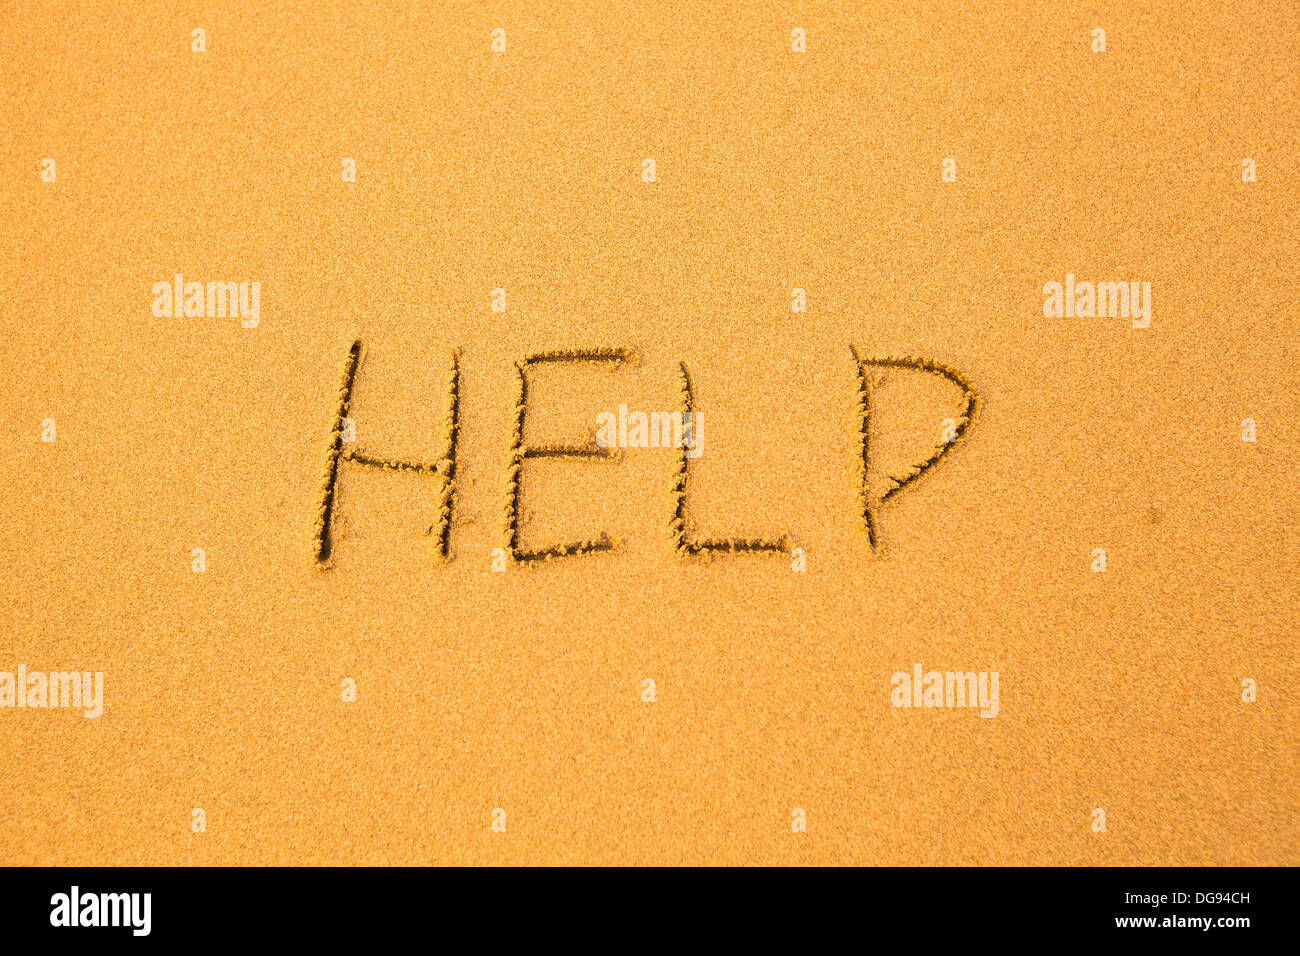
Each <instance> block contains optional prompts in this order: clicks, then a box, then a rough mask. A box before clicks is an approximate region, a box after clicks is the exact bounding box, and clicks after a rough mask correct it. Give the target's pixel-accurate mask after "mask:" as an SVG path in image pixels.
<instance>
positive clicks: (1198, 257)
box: [0, 0, 1300, 865]
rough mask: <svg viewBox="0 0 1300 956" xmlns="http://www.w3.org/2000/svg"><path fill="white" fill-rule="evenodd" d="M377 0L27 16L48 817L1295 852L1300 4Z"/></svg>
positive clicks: (290, 835)
mask: <svg viewBox="0 0 1300 956" xmlns="http://www.w3.org/2000/svg"><path fill="white" fill-rule="evenodd" d="M325 7H326V5H316V4H300V5H297V7H294V6H290V5H278V6H273V7H271V8H267V7H266V5H263V4H253V3H248V2H238V3H232V4H226V5H223V7H222V9H221V10H216V9H214V8H211V7H209V6H206V5H201V4H166V5H164V4H148V5H145V6H144V7H143V8H141V9H132V10H129V11H127V10H125V8H123V9H121V10H108V9H105V10H101V11H95V10H91V9H87V8H85V7H83V6H82V5H80V4H71V3H20V4H17V5H12V4H11V5H9V6H8V8H7V9H6V10H5V11H4V12H3V13H0V52H3V60H4V63H5V66H4V69H3V73H2V74H0V91H2V92H3V96H4V100H5V103H6V108H5V115H6V121H5V124H4V131H5V135H4V137H3V143H2V145H0V156H2V157H3V162H4V171H5V180H6V188H5V189H4V190H3V191H0V223H3V225H2V226H0V244H2V245H0V248H2V249H3V253H4V255H3V259H2V264H0V269H2V270H3V307H2V308H0V316H2V319H0V322H2V323H3V332H4V341H5V357H6V361H5V367H6V368H7V369H8V375H7V379H6V382H5V385H4V391H3V395H4V409H5V415H4V419H5V424H6V428H7V434H8V440H7V441H6V442H4V443H3V446H2V448H0V456H2V458H3V461H2V470H3V475H4V476H5V479H6V483H7V485H8V487H7V489H6V494H5V495H4V496H3V499H0V574H2V575H3V579H4V580H5V582H6V585H5V588H4V592H3V597H2V598H0V612H2V614H0V619H2V620H3V622H4V632H5V641H4V645H3V655H0V671H5V672H15V671H16V669H17V667H18V666H19V665H20V664H21V665H24V666H25V667H26V668H27V669H29V670H30V671H45V672H49V671H55V672H57V671H73V670H75V671H78V672H87V673H97V672H98V673H102V674H103V695H104V700H103V713H102V714H101V715H100V716H98V717H94V718H88V717H85V716H83V714H82V712H81V711H80V710H73V709H71V708H53V707H46V708H39V707H32V708H22V709H18V708H16V707H15V708H0V766H2V767H3V770H4V772H3V773H2V774H0V863H5V864H95V865H102V864H137V863H138V864H255V863H308V864H324V863H363V862H364V863H405V864H414V863H526V864H533V863H571V862H572V863H576V862H584V863H620V864H631V863H758V862H763V863H776V864H787V863H789V864H795V863H800V864H807V863H819V864H821V863H882V864H905V865H911V864H936V863H945V864H971V863H989V864H1048V865H1056V864H1257V863H1273V864H1282V863H1287V864H1295V863H1297V862H1300V823H1298V821H1300V814H1298V813H1297V797H1296V794H1297V788H1296V775H1297V752H1298V749H1300V748H1298V747H1297V727H1298V726H1300V712H1298V711H1297V705H1296V702H1295V694H1294V689H1295V687H1296V686H1297V681H1298V680H1300V674H1298V673H1297V666H1296V624H1297V621H1296V611H1295V595H1296V585H1297V571H1296V568H1297V558H1298V557H1300V542H1298V538H1297V532H1296V519H1297V504H1298V502H1300V494H1298V493H1297V490H1296V477H1295V476H1296V465H1295V461H1296V458H1295V456H1296V451H1297V444H1298V442H1297V434H1296V428H1295V421H1296V411H1295V410H1296V396H1297V388H1298V386H1300V376H1298V375H1297V373H1296V369H1295V361H1294V352H1295V331H1294V329H1295V318H1296V317H1295V302H1296V286H1295V280H1294V273H1293V266H1294V263H1295V261H1296V253H1297V248H1296V247H1297V234H1296V229H1295V221H1296V214H1297V206H1298V203H1297V198H1296V197H1297V195H1298V193H1297V189H1296V180H1297V175H1298V174H1300V168H1298V163H1297V155H1300V154H1298V152H1297V141H1298V138H1297V133H1298V132H1300V129H1298V127H1300V122H1298V121H1297V114H1296V110H1295V108H1294V107H1295V103H1296V92H1297V91H1296V79H1295V71H1294V65H1295V54H1296V46H1295V43H1296V41H1295V36H1296V32H1295V27H1296V23H1295V14H1294V11H1293V10H1292V8H1291V7H1290V6H1289V5H1286V4H1278V5H1273V6H1268V5H1266V6H1264V7H1261V6H1259V5H1256V4H1231V5H1229V6H1228V7H1224V6H1222V5H1220V4H1209V3H1204V2H1199V0H1198V2H1194V3H1186V4H1182V3H1180V4H1174V3H1157V4H1138V5H1133V4H1128V5H1121V6H1114V5H1094V6H1090V7H1087V8H1085V9H1079V8H1077V7H1076V6H1075V5H1066V4H1050V5H1046V6H1042V5H1039V4H1037V3H1015V4H996V5H982V4H976V5H971V4H938V5H923V6H915V5H905V6H903V7H894V6H880V5H877V4H848V3H839V4H829V5H826V4H803V3H795V4H772V3H766V2H764V3H754V4H743V5H737V4H727V5H723V4H718V5H711V4H705V3H687V4H680V5H671V6H670V5H665V4H650V3H619V4H595V3H591V2H582V3H577V4H573V5H568V4H563V5H556V4H541V3H535V2H531V0H526V2H513V3H508V4H507V3H494V2H487V3H473V4H471V3H451V4H424V5H420V4H406V5H401V6H400V8H398V7H397V6H396V5H394V8H393V9H379V8H375V9H364V10H348V11H344V10H342V9H339V10H336V11H329V10H327V9H325ZM262 11H265V12H262ZM498 27H499V28H502V29H504V30H505V36H506V48H505V50H504V51H502V52H494V51H493V50H492V31H493V30H494V29H495V28H498ZM1097 27H1101V28H1104V29H1105V31H1106V49H1105V51H1104V52H1094V50H1093V49H1092V46H1093V43H1094V41H1093V39H1092V35H1091V32H1092V30H1093V29H1094V28H1097ZM195 28H202V29H203V30H205V31H206V32H205V35H204V41H205V51H204V52H202V53H196V52H193V50H192V48H191V47H192V33H191V31H192V30H194V29H195ZM795 28H799V29H802V30H804V31H805V34H806V50H805V52H802V53H796V52H794V51H792V49H791V32H792V30H793V29H795ZM47 158H50V159H53V160H54V161H55V164H56V166H55V168H56V175H55V179H54V181H44V180H43V179H42V169H43V166H42V161H43V160H44V159H47ZM648 158H649V159H653V160H654V181H653V182H647V181H645V180H644V179H643V170H644V168H645V167H643V160H645V159H648ZM1247 158H1249V159H1252V160H1254V164H1255V180H1254V181H1253V182H1244V181H1243V171H1244V167H1243V160H1244V159H1247ZM345 159H351V160H353V162H354V164H355V169H356V181H355V182H346V181H344V168H345V167H344V160H345ZM945 159H952V160H954V167H953V168H954V169H955V174H956V178H955V181H945V180H944V177H943V170H944V160H945ZM178 273H180V274H182V275H183V276H184V277H185V279H186V280H187V281H191V280H192V281H199V282H204V283H207V282H227V281H230V282H257V283H259V289H260V306H259V311H258V315H257V321H256V324H255V325H254V326H252V327H245V324H246V323H245V322H244V321H241V319H240V317H238V316H233V315H230V314H226V315H225V316H217V315H215V314H213V315H209V314H202V315H189V316H187V315H185V314H184V309H183V308H182V309H181V310H180V314H176V310H174V309H173V310H171V311H172V313H173V314H172V315H171V316H166V315H162V316H159V315H156V314H155V309H154V303H155V299H156V295H157V294H156V293H155V292H154V287H155V285H156V284H160V283H161V284H163V285H166V284H168V283H171V282H172V281H173V277H174V276H175V275H176V274H178ZM1067 274H1070V275H1073V276H1075V277H1076V278H1077V279H1078V280H1079V281H1084V280H1087V281H1117V282H1120V281H1122V282H1128V281H1135V282H1149V283H1151V288H1152V303H1153V307H1152V316H1151V321H1150V324H1149V326H1147V327H1145V328H1134V327H1133V323H1132V321H1130V319H1128V318H1124V317H1101V318H1098V317H1091V318H1090V317H1086V316H1085V317H1080V316H1078V315H1077V314H1076V315H1075V316H1073V317H1065V316H1062V317H1056V316H1046V315H1044V308H1043V306H1044V298H1045V297H1044V291H1043V290H1044V285H1045V283H1049V282H1058V283H1063V282H1064V281H1065V277H1066V275H1067ZM496 289H503V290H504V292H505V311H504V312H501V311H494V310H493V305H494V301H495V302H497V303H498V304H499V298H498V299H494V290H496ZM795 289H802V290H804V296H805V299H806V311H802V312H796V311H792V302H794V301H795V298H794V296H795V293H794V290H795ZM200 311H203V312H205V313H206V311H207V310H206V305H205V307H204V308H203V309H202V310H200ZM358 341H360V342H361V343H362V346H361V347H360V349H359V353H358V363H357V369H356V372H355V381H354V382H353V388H352V392H351V395H350V402H349V408H348V414H347V415H346V416H343V417H347V418H350V419H351V421H352V427H353V428H354V429H355V435H354V436H353V437H354V441H351V442H345V441H343V440H342V438H341V436H340V437H339V438H338V439H337V442H336V436H335V431H334V429H335V426H336V424H337V423H338V422H337V419H338V418H339V417H340V416H338V411H339V404H340V378H341V375H342V374H343V372H344V369H345V364H346V362H347V360H348V357H349V350H350V349H351V347H352V345H353V343H354V342H358ZM599 349H610V350H626V351H627V355H628V358H627V360H626V361H618V362H586V363H583V362H572V363H563V362H557V363H537V364H534V365H531V366H529V367H528V368H529V371H528V375H529V394H528V399H527V403H526V415H525V417H524V419H523V421H522V435H521V434H520V432H519V428H520V425H521V421H520V418H519V415H518V414H517V413H518V401H519V368H518V365H517V363H519V362H521V361H525V360H526V359H527V358H528V357H529V356H535V355H538V354H542V353H547V352H551V351H579V352H581V351H583V350H599ZM855 349H856V350H857V353H858V355H859V356H860V357H861V358H863V359H864V360H892V359H900V358H906V357H914V358H917V359H922V360H925V361H928V362H932V363H938V364H939V365H942V366H943V367H944V368H947V369H951V370H953V371H954V372H956V373H959V374H960V375H961V376H962V377H963V379H964V380H965V381H966V382H968V383H969V386H970V390H971V394H972V395H973V396H974V397H975V398H976V399H977V402H976V404H975V405H974V406H972V408H973V416H972V417H971V418H970V420H969V422H966V421H961V422H958V421H957V419H958V418H960V417H961V413H962V411H963V408H964V407H965V402H966V397H965V395H964V394H963V391H962V389H961V387H959V385H957V384H954V381H953V380H949V379H946V378H944V377H943V376H942V375H936V374H931V373H927V372H925V371H924V370H916V369H907V368H902V367H897V366H885V365H869V366H867V367H866V370H865V371H861V370H862V368H863V367H862V366H859V365H858V364H857V362H856V361H855V357H854V350H855ZM620 354H621V353H620ZM453 355H455V356H456V368H457V370H458V383H459V385H458V390H457V398H456V405H457V422H456V426H457V427H456V442H455V444H456V448H455V459H454V461H455V468H454V485H453V486H451V491H452V493H451V494H448V493H447V486H446V485H445V484H444V481H443V477H444V475H445V474H446V469H445V467H442V465H443V463H445V462H446V461H447V457H446V456H447V448H448V425H449V410H450V405H449V401H450V395H451V391H450V388H449V381H450V379H451V378H452V377H453V371H452V370H453V365H452V363H453ZM683 366H685V368H686V369H687V370H688V374H689V376H690V382H691V401H692V402H693V405H694V408H695V410H696V411H697V412H699V413H700V414H701V415H702V416H703V421H704V423H705V428H704V450H703V454H702V455H701V456H700V457H698V458H696V459H691V460H689V461H688V462H687V464H686V474H685V478H684V481H683V474H682V464H683V462H682V457H681V455H680V453H679V451H678V450H676V449H662V448H660V449H655V448H624V449H619V450H618V454H617V455H601V456H595V455H585V456H567V457H566V456H546V455H535V456H534V455H525V453H524V452H523V450H522V449H523V448H524V447H532V446H539V447H541V446H548V445H549V446H560V447H563V446H578V445H582V446H588V445H589V444H590V442H591V440H592V435H593V433H594V431H595V422H596V416H597V415H598V414H600V413H601V412H611V413H614V412H617V410H618V407H619V405H620V404H623V405H626V406H627V408H628V409H630V410H641V411H644V412H653V411H660V412H671V411H673V410H678V409H680V408H681V407H682V384H681V382H682V379H681V371H680V370H681V368H682V367H683ZM864 381H866V382H867V385H868V386H869V388H870V391H871V396H870V397H871V399H872V402H871V405H872V416H871V422H870V423H869V426H868V429H867V430H868V438H869V440H870V448H869V449H868V451H869V454H868V469H867V470H868V475H867V480H866V487H867V493H866V496H865V505H867V506H870V507H869V508H868V510H870V511H871V513H872V517H873V520H874V525H875V529H874V535H873V536H874V538H875V540H874V541H869V540H868V538H869V535H868V531H867V528H866V527H865V526H864V497H863V494H862V491H863V480H862V473H861V472H862V463H863V444H862V433H863V414H862V413H863V404H864V403H863V385H862V383H863V382H864ZM945 419H951V420H952V421H951V422H950V424H949V426H948V427H949V428H951V426H952V425H954V424H956V425H960V427H961V434H960V437H959V439H958V440H957V441H956V442H953V443H951V444H950V445H949V444H946V443H941V439H940V434H941V429H942V428H943V427H944V426H943V422H944V420H945ZM1245 419H1251V420H1252V421H1253V422H1254V423H1255V430H1256V434H1255V441H1253V442H1248V441H1243V440H1242V433H1243V421H1244V420H1245ZM47 420H48V421H52V422H53V423H54V434H53V437H54V440H53V441H43V440H42V433H43V432H45V431H47V430H48V429H47V426H46V422H47ZM357 449H362V450H364V451H365V452H366V453H369V454H371V455H373V456H375V457H376V458H378V459H381V460H391V461H394V462H406V463H415V464H419V465H420V466H421V467H419V468H389V469H384V468H381V467H374V466H368V465H366V464H364V463H362V462H361V461H359V460H357V456H356V454H355V453H356V451H357ZM936 449H944V454H943V455H942V458H941V459H940V460H938V461H937V464H934V466H933V467H931V468H928V469H927V470H926V471H925V473H924V474H922V475H920V477H918V478H916V479H915V480H914V481H911V482H909V483H908V484H907V485H906V487H904V488H903V489H902V490H901V491H899V492H898V493H896V494H893V495H892V496H890V497H888V498H886V497H885V495H886V494H887V493H888V491H889V489H890V488H891V487H892V484H891V479H898V478H905V477H907V476H908V475H909V474H910V473H911V470H912V469H914V467H915V466H917V465H919V464H921V463H924V462H927V461H929V460H930V459H931V458H932V457H934V455H935V452H936ZM349 453H351V457H349ZM332 458H333V459H334V465H336V466H337V467H336V471H337V475H336V484H335V495H334V498H333V501H332V505H331V508H332V521H331V525H332V526H331V529H330V533H331V543H332V547H331V549H330V553H329V555H328V561H326V562H322V561H320V560H318V553H317V550H318V549H317V538H318V535H319V531H320V515H321V507H322V488H323V485H324V484H325V482H326V478H323V475H327V474H328V471H329V470H330V469H329V466H330V463H331V459H332ZM516 481H517V483H518V484H517V488H516V487H515V482H516ZM894 483H896V482H894ZM515 492H517V498H514V497H512V496H513V495H514V494H515ZM512 500H514V501H515V505H514V506H513V511H512V507H511V505H510V504H509V502H511V501H512ZM679 505H681V508H679ZM683 509H684V510H683ZM510 513H513V515H514V521H515V530H516V532H517V536H516V539H515V541H514V543H513V544H512V543H511V541H510V533H509V528H508V526H507V525H508V520H509V518H508V515H509V514H510ZM444 518H445V520H446V522H447V524H446V534H445V542H446V547H445V549H444V547H443V541H444V535H443V533H442V526H441V522H442V521H443V520H444ZM727 539H741V540H745V541H764V542H767V543H769V544H772V545H773V547H771V548H767V549H753V550H743V549H742V550H740V551H738V552H736V553H732V552H729V551H727V550H725V549H724V550H721V551H718V552H717V553H712V552H711V550H710V549H707V548H706V549H696V550H692V549H691V548H689V547H687V548H683V547H682V546H681V545H682V542H683V541H686V542H688V543H689V542H695V543H700V542H709V541H713V542H719V541H726V540H727ZM583 541H586V542H607V543H608V544H609V547H607V548H597V549H589V550H586V551H584V552H583V553H577V554H573V555H570V556H567V557H553V558H550V559H546V558H541V559H536V560H532V559H528V558H526V557H525V558H524V559H522V560H516V559H517V558H520V557H521V555H522V553H523V552H533V551H537V550H543V551H544V550H545V549H547V548H549V547H552V546H555V545H563V544H573V543H576V542H583ZM1099 548H1100V549H1104V551H1105V560H1106V565H1105V568H1106V569H1105V571H1104V572H1099V571H1095V570H1094V567H1095V566H1096V564H1097V559H1096V557H1095V554H1094V552H1095V550H1096V549H1099ZM196 549H201V552H202V553H201V555H199V554H197V553H196ZM512 549H513V550H512ZM444 550H445V553H444ZM515 552H519V553H515ZM200 559H201V560H200ZM800 559H801V560H802V562H803V564H802V567H803V570H797V569H796V568H797V566H798V562H799V560H800ZM200 566H201V567H202V568H203V570H202V571H201V572H198V571H196V570H195V568H196V567H200ZM494 567H498V568H502V570H494ZM917 664H921V665H922V667H923V668H924V670H926V671H928V670H930V669H934V670H937V671H943V672H946V671H958V672H994V671H996V672H997V673H998V675H999V687H1000V701H999V707H998V713H997V715H996V717H993V718H987V719H986V718H981V717H980V716H979V713H978V712H977V711H976V710H975V709H970V708H967V709H962V708H952V709H949V708H946V707H943V708H924V707H919V708H902V707H895V706H892V703H891V690H892V687H891V678H892V675H894V674H896V673H899V672H903V673H905V674H911V673H912V672H913V668H914V666H915V665H917ZM1247 679H1249V680H1251V681H1254V682H1255V688H1256V690H1255V699H1254V700H1253V701H1247V700H1243V693H1244V691H1243V681H1246V680H1247ZM647 680H650V681H653V697H654V700H653V701H650V700H647V699H645V698H646V697H647V696H649V695H650V691H649V687H650V686H651V685H648V684H646V683H645V682H646V681H647ZM349 686H352V687H355V700H351V701H348V700H345V699H344V697H345V696H347V694H348V687H349ZM1247 696H1249V694H1247ZM1097 810H1102V811H1104V814H1105V830H1104V832H1101V831H1100V830H1099V829H1098V828H1097V826H1098V821H1099V817H1098V816H1097V814H1096V812H1095V811H1097ZM196 811H202V813H201V814H199V813H196ZM498 811H502V812H498ZM797 811H802V813H799V812H797ZM800 821H802V823H803V828H802V830H800V828H799V824H800ZM503 822H504V830H502V823H503ZM494 823H495V824H496V826H495V828H494Z"/></svg>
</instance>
